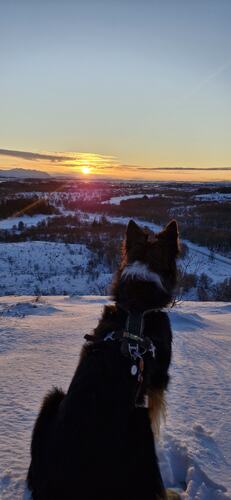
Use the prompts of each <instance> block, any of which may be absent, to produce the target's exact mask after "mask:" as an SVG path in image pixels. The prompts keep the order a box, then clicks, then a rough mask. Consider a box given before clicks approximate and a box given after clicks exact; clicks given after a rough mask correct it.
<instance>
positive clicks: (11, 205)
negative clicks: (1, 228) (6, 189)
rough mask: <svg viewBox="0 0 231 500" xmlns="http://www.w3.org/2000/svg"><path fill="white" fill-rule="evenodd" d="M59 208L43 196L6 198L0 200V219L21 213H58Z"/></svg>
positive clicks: (31, 214)
mask: <svg viewBox="0 0 231 500" xmlns="http://www.w3.org/2000/svg"><path fill="white" fill-rule="evenodd" d="M58 213H59V210H58V209H57V208H56V207H54V206H53V205H51V204H50V203H49V201H48V200H45V199H44V198H42V199H39V197H38V196H33V197H31V198H6V199H3V200H1V201H0V219H6V218H8V217H12V216H17V215H19V214H22V215H30V216H33V215H37V214H44V215H52V214H58Z"/></svg>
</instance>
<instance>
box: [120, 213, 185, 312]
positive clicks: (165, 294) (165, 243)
mask: <svg viewBox="0 0 231 500" xmlns="http://www.w3.org/2000/svg"><path fill="white" fill-rule="evenodd" d="M178 253H179V233H178V227H177V223H176V221H175V220H172V221H171V222H169V224H168V225H167V226H166V227H165V228H164V229H163V230H162V231H161V232H159V233H156V234H154V236H153V237H152V238H151V237H149V235H148V233H147V232H146V231H144V230H143V229H141V228H140V227H139V226H138V225H137V224H136V223H135V222H134V221H132V220H131V221H130V222H129V224H128V226H127V231H126V237H125V241H124V243H123V255H122V262H121V266H120V269H119V272H118V275H117V279H116V282H115V284H114V289H113V294H114V298H115V299H116V300H117V301H118V302H120V303H121V304H122V305H124V307H126V308H129V309H131V308H134V309H137V308H138V309H140V310H144V309H151V308H154V307H163V306H165V305H167V304H168V303H169V302H170V301H171V299H172V294H173V290H174V287H175V285H176V274H177V273H176V258H177V256H178Z"/></svg>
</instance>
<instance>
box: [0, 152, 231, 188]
mask: <svg viewBox="0 0 231 500" xmlns="http://www.w3.org/2000/svg"><path fill="white" fill-rule="evenodd" d="M137 163H138V162H137ZM153 163H154V162H153ZM174 163H175V165H177V166H174ZM198 163H199V165H201V166H195V163H194V162H192V161H189V160H188V161H185V162H182V161H178V162H177V163H176V162H173V163H171V162H170V160H169V159H168V160H166V161H163V160H162V161H159V162H158V163H157V161H156V162H155V163H154V165H153V166H151V164H150V165H147V164H145V163H144V164H143V165H142V164H132V163H127V162H126V163H123V162H122V161H121V160H120V159H119V158H118V157H116V156H112V155H110V156H109V155H106V154H99V153H83V152H77V151H74V152H70V151H68V152H50V151H49V152H47V151H45V152H31V151H25V150H24V151H20V150H17V151H16V150H6V149H5V150H4V149H1V150H0V169H2V170H8V169H13V168H23V169H34V170H40V171H43V172H47V173H48V174H50V175H51V176H52V175H54V176H55V175H59V174H61V175H65V174H66V175H67V176H69V175H72V176H76V175H77V176H78V175H79V174H80V175H83V176H91V178H101V179H102V178H104V179H105V178H113V179H115V180H116V179H118V180H125V181H126V180H135V181H139V180H142V181H165V182H168V181H170V182H174V181H181V182H184V181H185V182H219V181H220V182H226V181H228V182H231V164H228V162H224V161H223V162H222V161H220V162H219V163H220V165H219V164H218V165H216V163H215V162H214V163H215V164H212V163H211V161H209V160H208V161H207V162H199V161H198ZM155 164H156V165H155Z"/></svg>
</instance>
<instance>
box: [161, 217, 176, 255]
mask: <svg viewBox="0 0 231 500" xmlns="http://www.w3.org/2000/svg"><path fill="white" fill-rule="evenodd" d="M158 238H159V239H162V240H165V241H166V243H167V244H168V245H169V248H170V249H171V250H172V252H173V253H174V255H175V256H176V255H177V254H178V253H179V250H180V247H179V231H178V224H177V222H176V221H175V220H174V219H173V220H171V221H170V222H169V223H168V224H167V226H165V228H164V229H163V231H161V233H159V234H158Z"/></svg>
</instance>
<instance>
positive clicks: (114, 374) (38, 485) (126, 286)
mask: <svg viewBox="0 0 231 500" xmlns="http://www.w3.org/2000/svg"><path fill="white" fill-rule="evenodd" d="M177 252H178V230H177V225H176V223H175V221H172V222H171V223H170V224H169V225H168V226H167V227H166V228H165V230H163V231H162V232H161V233H159V234H158V235H156V236H155V239H154V241H149V240H148V236H147V234H146V233H145V232H144V231H142V230H141V229H140V228H139V227H138V226H137V225H136V224H135V223H134V222H132V221H131V222H130V223H129V225H128V228H127V235H126V240H125V244H124V251H123V258H122V262H121V266H120V269H119V271H118V274H117V278H116V282H115V283H114V286H113V296H114V299H115V305H114V306H106V307H105V309H104V312H103V316H102V318H101V320H100V321H99V324H98V326H97V328H96V329H95V331H94V335H95V338H96V339H103V338H104V337H105V335H106V334H108V333H109V332H111V331H114V330H123V329H125V323H126V318H127V312H126V311H132V310H136V311H137V310H139V311H140V312H143V311H145V310H147V309H150V308H157V307H163V306H166V305H167V304H168V303H169V302H170V300H171V297H172V292H173V288H174V286H175V283H176V264H175V259H176V256H177ZM134 261H139V262H143V263H145V264H146V265H148V267H149V269H150V270H152V271H154V272H157V273H158V274H159V276H160V277H161V278H162V280H163V283H164V286H165V290H161V289H159V288H158V286H157V284H156V283H154V282H147V281H144V280H140V279H137V278H136V277H135V276H134V277H133V278H129V279H125V280H123V279H121V273H122V271H123V269H124V267H125V266H126V265H128V264H131V263H132V262H134ZM144 335H145V336H148V337H150V338H151V339H152V338H153V339H154V342H155V346H156V357H155V359H147V361H145V366H144V372H143V382H142V387H141V392H143V393H144V392H145V393H147V394H148V395H149V406H150V409H149V410H148V409H146V408H139V407H135V397H136V393H137V389H138V386H139V382H138V380H137V377H134V376H132V375H131V363H132V362H131V359H130V358H128V357H125V356H123V355H122V354H121V350H120V344H119V342H118V341H117V342H116V341H114V342H109V341H108V342H102V344H100V343H97V342H95V343H94V342H86V343H85V345H84V347H83V349H82V353H81V358H80V362H79V365H78V367H77V370H76V372H75V375H74V377H73V379H72V382H71V384H70V387H69V389H68V391H67V394H64V393H63V392H62V391H61V390H59V389H56V388H55V389H54V390H52V391H51V392H50V394H48V395H47V396H46V398H45V400H44V402H43V405H42V408H41V411H40V414H39V416H38V419H37V421H36V424H35V427H34V431H33V437H32V445H31V456H32V459H31V465H30V468H29V472H28V477H27V481H28V487H29V489H30V490H31V492H32V498H33V499H34V500H136V499H142V500H155V499H156V500H157V499H164V498H166V496H165V490H164V487H163V483H162V479H161V475H160V471H159V467H158V461H157V458H156V453H155V445H154V438H153V432H152V426H151V425H152V422H151V419H154V425H155V423H156V420H157V418H158V416H157V412H158V410H159V409H160V407H161V406H162V405H163V393H164V390H165V389H166V387H167V384H168V367H169V364H170V359H171V340H172V334H171V328H170V323H169V320H168V317H167V314H166V313H164V312H162V311H158V312H152V313H150V314H149V315H147V318H146V320H145V330H144Z"/></svg>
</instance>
